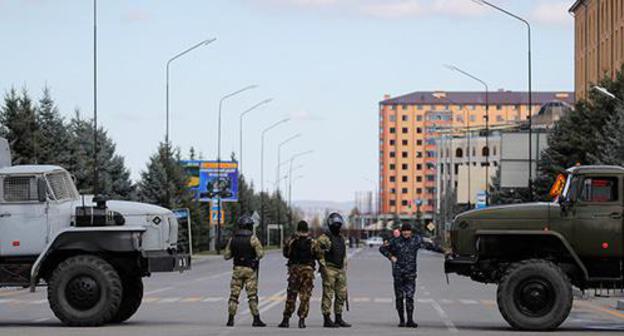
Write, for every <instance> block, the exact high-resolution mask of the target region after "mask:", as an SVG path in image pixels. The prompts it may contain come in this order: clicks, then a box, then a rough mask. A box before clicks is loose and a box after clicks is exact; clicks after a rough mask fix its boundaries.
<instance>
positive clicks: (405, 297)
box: [394, 274, 416, 312]
mask: <svg viewBox="0 0 624 336" xmlns="http://www.w3.org/2000/svg"><path fill="white" fill-rule="evenodd" d="M415 294H416V274H394V298H395V301H396V302H395V303H396V309H397V310H399V311H403V307H405V309H406V310H407V311H408V312H413V311H414V295H415ZM404 302H405V306H404Z"/></svg>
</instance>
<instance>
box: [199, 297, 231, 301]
mask: <svg viewBox="0 0 624 336" xmlns="http://www.w3.org/2000/svg"><path fill="white" fill-rule="evenodd" d="M220 301H225V298H222V297H207V298H205V299H203V300H202V302H220Z"/></svg>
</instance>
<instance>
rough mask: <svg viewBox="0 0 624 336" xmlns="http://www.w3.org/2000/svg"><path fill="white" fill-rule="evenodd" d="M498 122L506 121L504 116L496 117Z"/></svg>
mask: <svg viewBox="0 0 624 336" xmlns="http://www.w3.org/2000/svg"><path fill="white" fill-rule="evenodd" d="M496 121H497V122H503V121H505V118H503V116H502V115H497V116H496Z"/></svg>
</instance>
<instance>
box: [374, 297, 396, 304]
mask: <svg viewBox="0 0 624 336" xmlns="http://www.w3.org/2000/svg"><path fill="white" fill-rule="evenodd" d="M392 301H393V300H392V299H390V298H374V299H373V302H375V303H392Z"/></svg>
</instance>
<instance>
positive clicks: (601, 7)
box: [570, 0, 624, 99]
mask: <svg viewBox="0 0 624 336" xmlns="http://www.w3.org/2000/svg"><path fill="white" fill-rule="evenodd" d="M570 13H572V14H573V15H574V31H575V33H574V63H575V66H574V68H575V79H574V81H575V90H576V95H577V98H579V99H583V98H586V97H587V92H588V90H589V89H590V86H591V85H592V84H597V83H598V82H600V80H601V79H603V78H606V77H608V78H615V75H616V74H617V72H618V71H619V70H620V69H621V67H622V64H624V1H622V0H577V1H576V2H575V3H574V4H573V5H572V7H571V8H570Z"/></svg>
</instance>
